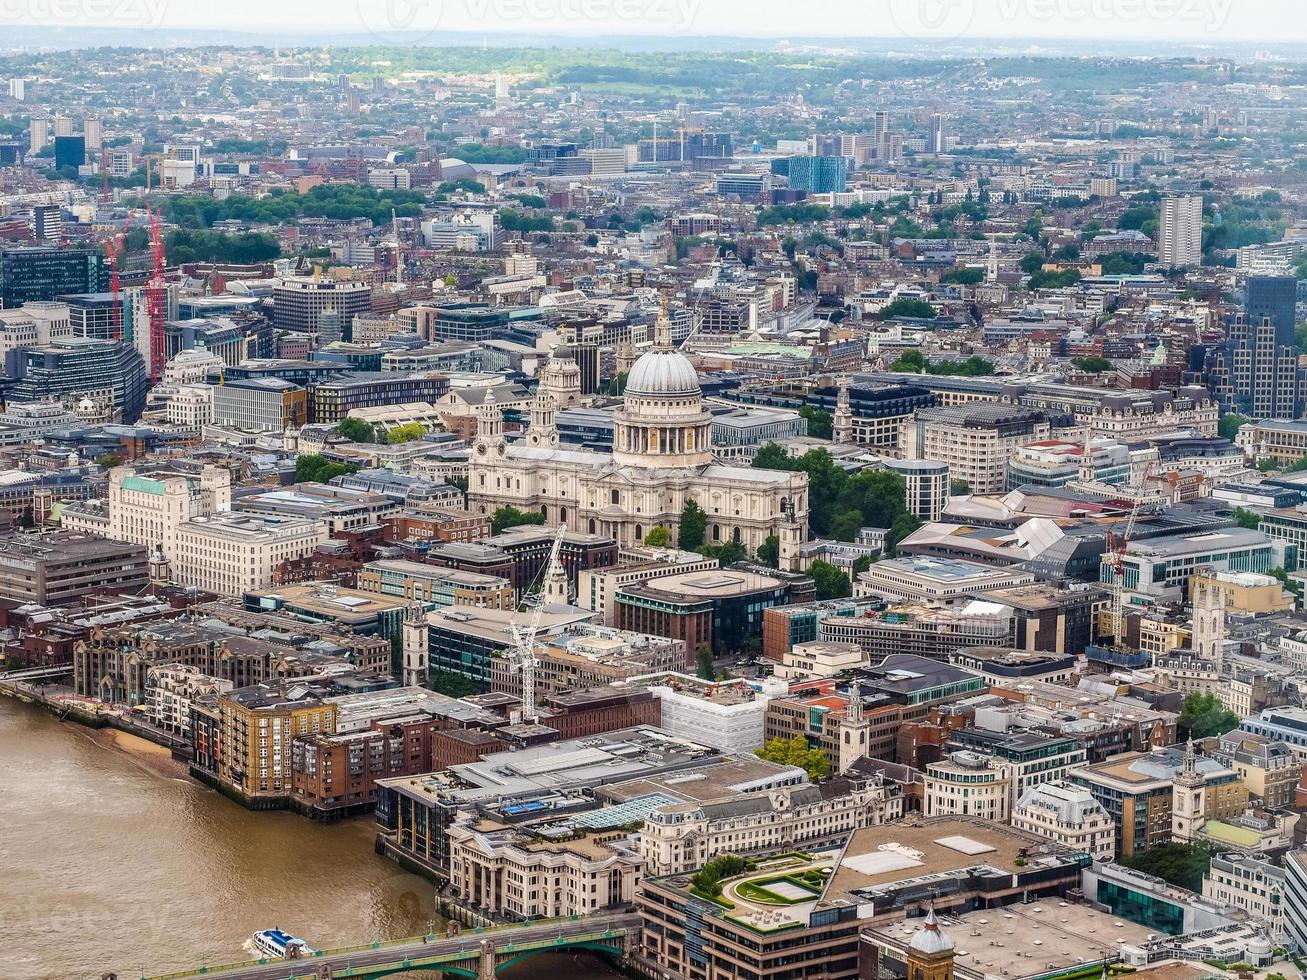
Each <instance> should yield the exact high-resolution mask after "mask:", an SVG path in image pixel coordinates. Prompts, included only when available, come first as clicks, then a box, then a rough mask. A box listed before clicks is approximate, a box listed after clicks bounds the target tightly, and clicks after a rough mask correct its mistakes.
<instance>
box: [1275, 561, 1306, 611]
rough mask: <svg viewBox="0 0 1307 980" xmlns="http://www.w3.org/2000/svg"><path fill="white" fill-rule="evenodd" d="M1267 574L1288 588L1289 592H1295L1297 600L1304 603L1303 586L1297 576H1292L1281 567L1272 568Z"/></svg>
mask: <svg viewBox="0 0 1307 980" xmlns="http://www.w3.org/2000/svg"><path fill="white" fill-rule="evenodd" d="M1266 574H1267V575H1269V576H1271V577H1272V578H1274V579H1276V580H1277V581H1278V582H1279V583H1280V584H1281V585H1283V586H1284V587H1285V588H1286V589H1288V590H1289V592H1291V593H1292V594H1293V596H1294V600H1295V602H1297V603H1298V604H1301V603H1302V592H1303V587H1302V583H1301V582H1299V581H1298V580H1297V579H1295V578H1290V577H1289V573H1288V572H1286V571H1285V570H1284V569H1283V568H1279V567H1276V568H1272V569H1271V570H1270V571H1269V572H1267V573H1266Z"/></svg>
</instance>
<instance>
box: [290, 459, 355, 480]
mask: <svg viewBox="0 0 1307 980" xmlns="http://www.w3.org/2000/svg"><path fill="white" fill-rule="evenodd" d="M358 471H359V468H358V467H357V466H355V465H354V464H353V463H335V462H332V461H331V460H329V459H327V457H326V456H323V455H320V454H319V453H309V454H307V455H305V456H300V457H298V458H297V459H296V460H295V482H296V483H330V482H331V481H332V480H334V479H335V478H336V477H338V476H345V475H347V474H350V473H357V472H358Z"/></svg>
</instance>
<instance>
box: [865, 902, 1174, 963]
mask: <svg viewBox="0 0 1307 980" xmlns="http://www.w3.org/2000/svg"><path fill="white" fill-rule="evenodd" d="M940 926H941V928H942V929H943V931H944V934H945V935H947V936H948V937H949V938H950V939H951V940H953V948H954V950H955V958H954V963H955V966H956V968H957V970H958V971H959V972H965V973H972V974H975V975H977V976H995V977H1004V978H1006V980H1018V978H1020V977H1028V976H1037V975H1041V974H1046V973H1051V972H1054V971H1059V970H1067V969H1071V968H1073V967H1076V966H1081V965H1085V964H1089V963H1101V962H1102V961H1103V959H1104V958H1111V959H1115V958H1116V956H1117V955H1118V954H1117V948H1118V947H1119V946H1120V945H1123V944H1124V945H1131V946H1137V945H1140V944H1142V943H1145V942H1147V941H1148V939H1149V937H1153V936H1156V935H1157V933H1156V932H1155V931H1150V930H1149V929H1147V928H1145V927H1144V926H1141V925H1136V924H1135V923H1133V922H1131V921H1129V920H1128V919H1122V918H1120V917H1118V916H1114V915H1110V914H1108V913H1106V912H1098V911H1095V910H1094V909H1093V908H1092V907H1091V906H1089V905H1078V904H1074V903H1070V902H1062V901H1058V900H1056V899H1051V900H1041V901H1036V902H1032V903H1030V904H1028V905H1023V904H1021V903H1016V904H1013V905H1008V906H1005V907H1003V908H997V909H978V910H976V911H974V912H966V913H964V914H962V915H945V916H941V917H940ZM920 928H921V919H919V918H911V919H905V920H903V921H902V922H895V923H893V924H892V925H886V926H881V927H880V928H875V929H870V930H868V932H867V933H866V935H868V936H870V937H871V938H872V940H873V941H875V942H879V943H883V944H884V945H886V946H893V947H897V948H899V949H902V948H904V947H905V946H906V945H907V944H908V942H910V941H911V939H912V937H913V935H914V934H915V933H916V932H917V930H918V929H920ZM1149 976H1150V977H1151V976H1152V974H1151V973H1150V974H1149Z"/></svg>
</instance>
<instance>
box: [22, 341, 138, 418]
mask: <svg viewBox="0 0 1307 980" xmlns="http://www.w3.org/2000/svg"><path fill="white" fill-rule="evenodd" d="M5 370H6V371H7V372H8V373H9V374H10V375H11V376H13V377H16V378H18V379H19V381H18V383H17V384H15V385H14V386H13V387H12V388H10V389H9V396H8V397H9V400H10V401H13V402H39V401H44V400H46V399H48V398H90V399H92V400H93V401H94V400H96V399H100V398H103V400H104V401H105V403H106V404H111V405H112V406H113V417H114V418H115V419H116V420H117V421H122V422H126V423H132V422H135V421H136V420H137V419H138V418H140V417H141V410H142V409H143V408H144V407H145V393H146V392H147V391H148V390H149V388H150V383H149V379H148V378H147V377H146V374H145V362H144V361H143V360H141V355H140V354H139V353H137V352H136V350H135V349H134V348H132V347H130V346H128V345H127V344H122V343H117V342H115V341H112V340H95V339H92V338H90V337H61V338H59V339H58V340H51V341H50V343H49V344H47V345H45V346H43V347H24V348H20V349H18V350H14V351H10V352H9V354H8V355H6V357H5Z"/></svg>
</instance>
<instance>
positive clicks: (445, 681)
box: [428, 670, 480, 698]
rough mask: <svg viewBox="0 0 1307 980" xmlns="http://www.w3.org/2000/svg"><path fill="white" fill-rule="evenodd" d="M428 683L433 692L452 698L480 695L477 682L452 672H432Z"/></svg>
mask: <svg viewBox="0 0 1307 980" xmlns="http://www.w3.org/2000/svg"><path fill="white" fill-rule="evenodd" d="M428 683H429V685H430V687H431V690H433V691H435V692H436V693H437V694H443V695H445V696H446V697H450V698H465V697H467V696H468V695H469V694H479V693H480V691H478V690H477V685H476V682H475V681H473V680H472V679H471V678H470V677H465V676H464V675H463V674H457V673H455V672H454V671H452V670H432V671H431V672H430V675H429V680H428Z"/></svg>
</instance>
